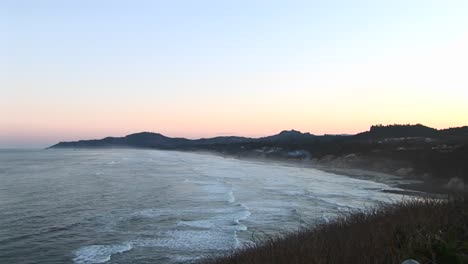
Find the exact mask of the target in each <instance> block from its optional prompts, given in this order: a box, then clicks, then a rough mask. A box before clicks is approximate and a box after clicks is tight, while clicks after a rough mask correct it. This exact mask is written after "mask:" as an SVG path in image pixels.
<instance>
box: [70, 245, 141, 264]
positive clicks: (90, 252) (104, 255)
mask: <svg viewBox="0 0 468 264" xmlns="http://www.w3.org/2000/svg"><path fill="white" fill-rule="evenodd" d="M132 248H133V246H132V244H131V243H126V244H119V245H91V246H85V247H82V248H80V249H78V250H77V251H75V256H76V257H75V258H74V259H73V261H74V262H75V263H78V264H94V263H104V262H107V261H109V260H110V259H111V257H112V255H114V254H121V253H124V252H126V251H129V250H131V249H132Z"/></svg>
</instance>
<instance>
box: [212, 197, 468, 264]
mask: <svg viewBox="0 0 468 264" xmlns="http://www.w3.org/2000/svg"><path fill="white" fill-rule="evenodd" d="M408 258H413V259H416V260H418V261H419V262H421V263H438V264H443V263H468V202H467V201H466V199H457V200H452V201H450V202H443V201H437V200H414V201H409V202H402V203H399V204H393V205H385V206H382V207H381V208H379V209H375V210H373V211H368V212H355V213H350V214H348V215H346V216H343V217H341V218H338V219H336V220H334V221H332V222H329V223H326V224H320V225H317V226H314V227H312V228H310V229H308V230H304V231H301V232H297V233H293V234H289V235H286V236H283V237H277V238H274V239H269V240H267V241H262V242H261V243H257V244H256V245H251V246H247V247H245V248H243V249H241V250H239V251H235V252H232V253H231V254H229V255H226V256H223V257H220V258H213V259H207V260H205V261H203V263H204V264H234V263H235V264H253V263H265V264H266V263H268V264H280V263H288V264H289V263H291V264H293V263H296V264H306V263H307V264H314V263H317V264H319V263H320V264H322V263H323V264H325V263H327V264H335V263H336V264H343V263H359V264H366V263H369V264H370V263H372V264H374V263H379V264H383V263H392V264H395V263H401V262H402V261H403V260H405V259H408Z"/></svg>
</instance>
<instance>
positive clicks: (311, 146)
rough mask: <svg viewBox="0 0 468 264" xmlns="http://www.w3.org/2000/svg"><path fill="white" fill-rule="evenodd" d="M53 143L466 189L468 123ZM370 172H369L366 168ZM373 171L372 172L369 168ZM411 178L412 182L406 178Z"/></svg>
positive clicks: (430, 188) (437, 189) (421, 187)
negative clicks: (205, 155) (196, 155)
mask: <svg viewBox="0 0 468 264" xmlns="http://www.w3.org/2000/svg"><path fill="white" fill-rule="evenodd" d="M50 148H52V149H53V148H144V149H161V150H180V151H197V152H212V153H217V154H220V155H224V156H231V157H236V158H255V159H264V160H275V161H276V162H278V161H281V162H296V163H300V164H301V166H304V164H306V165H307V166H309V165H310V166H314V167H315V168H319V169H322V170H326V171H330V172H336V173H339V174H346V175H349V176H352V177H367V178H369V177H370V178H373V177H374V179H375V180H379V179H380V178H382V177H384V176H383V175H382V174H380V176H375V175H377V173H383V174H385V175H395V176H399V177H401V178H403V179H406V180H412V181H413V182H412V183H411V184H405V185H404V188H405V189H411V190H415V191H424V192H430V193H446V192H447V191H453V190H455V191H467V189H468V188H467V186H466V185H465V184H464V182H466V181H468V126H465V127H459V128H448V129H440V130H438V129H434V128H430V127H426V126H424V125H421V124H417V125H389V126H381V125H377V126H371V128H370V130H369V131H364V132H361V133H358V134H356V135H322V136H317V135H312V134H310V133H302V132H299V131H295V130H289V131H286V130H285V131H282V132H280V133H279V134H276V135H272V136H267V137H262V138H247V137H238V136H226V137H214V138H202V139H186V138H171V137H167V136H164V135H161V134H159V133H152V132H141V133H135V134H131V135H127V136H125V137H106V138H103V139H99V140H80V141H74V142H60V143H58V144H56V145H54V146H51V147H50ZM366 171H367V172H366ZM368 172H372V173H368ZM406 183H408V182H406Z"/></svg>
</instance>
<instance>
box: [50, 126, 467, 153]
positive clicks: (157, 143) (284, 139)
mask: <svg viewBox="0 0 468 264" xmlns="http://www.w3.org/2000/svg"><path fill="white" fill-rule="evenodd" d="M444 136H454V137H468V126H464V127H459V128H448V129H442V130H437V129H434V128H430V127H427V126H424V125H421V124H417V125H388V126H383V125H375V126H371V127H370V130H369V131H366V132H362V133H359V134H356V135H354V136H349V135H323V136H316V135H312V134H310V133H302V132H300V131H297V130H283V131H281V132H280V133H279V134H276V135H272V136H267V137H261V138H248V137H237V136H224V137H214V138H201V139H186V138H171V137H167V136H164V135H161V134H159V133H152V132H141V133H135V134H130V135H127V136H125V137H106V138H103V139H93V140H79V141H72V142H60V143H58V144H56V145H53V146H51V147H50V148H123V147H125V148H162V149H180V148H197V147H204V146H205V147H206V146H215V145H231V144H250V143H254V144H261V143H268V144H269V145H272V144H273V145H274V144H279V145H281V146H285V145H288V144H292V145H294V146H295V147H297V145H301V144H311V143H314V142H315V143H317V142H318V143H320V142H322V143H326V142H335V141H337V140H338V141H339V142H343V140H345V141H353V140H361V139H384V138H412V137H423V138H439V137H444Z"/></svg>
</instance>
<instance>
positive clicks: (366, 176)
mask: <svg viewBox="0 0 468 264" xmlns="http://www.w3.org/2000/svg"><path fill="white" fill-rule="evenodd" d="M175 151H182V152H188V153H197V154H201V155H213V156H218V157H223V158H231V159H238V160H245V161H254V162H261V163H265V164H277V165H281V166H292V167H302V168H310V169H315V170H319V171H323V172H327V173H332V174H337V175H344V176H348V177H351V178H356V179H361V180H369V181H375V182H379V183H384V184H386V185H388V186H390V187H395V188H400V189H402V190H401V191H397V190H382V192H390V193H397V194H403V195H411V196H418V197H433V198H434V197H436V198H440V197H441V196H445V195H446V194H448V193H450V190H449V189H447V188H444V183H443V182H442V181H441V180H437V179H421V178H415V177H405V176H401V175H393V174H389V173H386V172H379V171H375V170H369V169H363V168H353V167H348V168H343V167H334V166H331V165H329V164H320V163H318V162H314V161H312V160H297V159H281V158H268V157H255V156H252V155H250V156H249V155H233V154H226V153H220V152H216V151H207V150H195V151H194V150H175Z"/></svg>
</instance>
